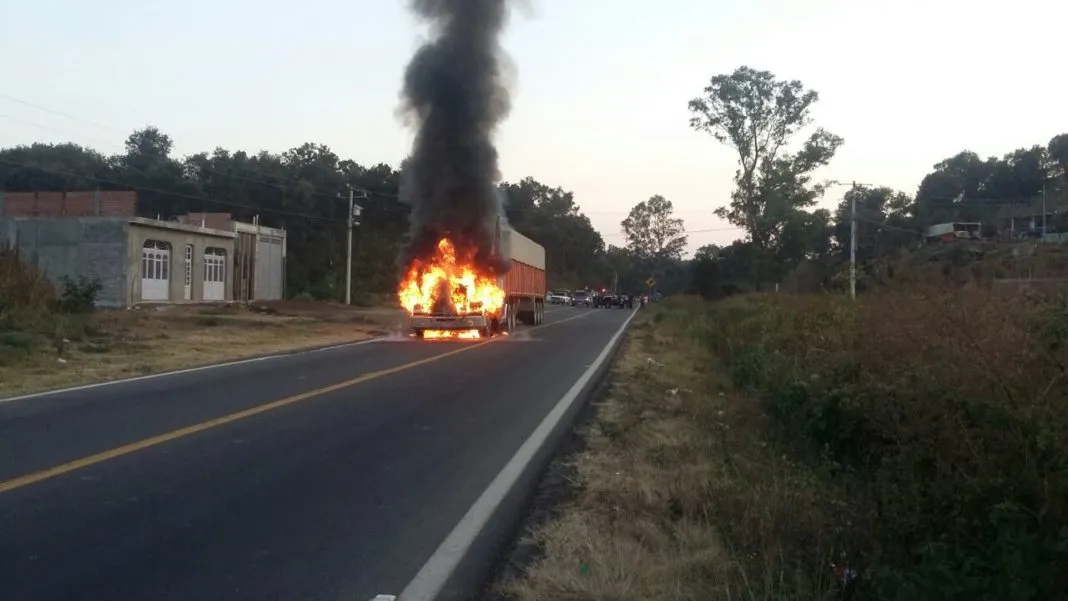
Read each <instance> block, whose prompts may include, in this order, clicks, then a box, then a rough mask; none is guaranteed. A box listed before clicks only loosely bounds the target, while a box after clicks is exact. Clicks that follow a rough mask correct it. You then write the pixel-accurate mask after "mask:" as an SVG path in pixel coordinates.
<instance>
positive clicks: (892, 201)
mask: <svg viewBox="0 0 1068 601" xmlns="http://www.w3.org/2000/svg"><path fill="white" fill-rule="evenodd" d="M818 100H819V94H818V93H817V92H816V91H814V90H811V89H807V88H806V87H805V86H804V85H803V84H802V82H800V81H797V80H783V79H779V78H777V77H776V76H775V75H774V74H772V73H771V72H768V71H761V70H757V69H753V68H751V67H746V66H743V67H740V68H738V69H736V70H735V71H733V72H731V73H727V74H721V75H716V76H714V77H712V78H711V80H710V81H709V83H708V85H707V86H706V87H705V88H704V90H703V92H702V94H701V95H700V96H698V97H696V98H694V99H693V100H691V101H690V102H689V110H690V113H691V119H690V127H691V128H693V129H694V130H696V131H699V132H703V133H707V134H710V135H711V136H712V137H713V138H714V139H715V140H716V141H718V142H719V143H721V144H726V145H727V146H729V147H731V148H733V149H734V150H735V151H736V153H737V156H738V161H737V169H736V171H735V175H734V184H735V186H734V190H733V192H732V193H731V196H730V200H729V202H727V203H725V204H724V205H723V206H721V207H719V208H718V209H716V210H715V212H716V214H717V215H719V216H720V217H722V218H724V219H726V220H727V221H728V222H730V223H731V224H733V225H735V226H737V227H739V228H740V229H741V230H743V231H744V232H745V235H744V237H743V238H742V239H741V240H738V241H736V242H734V243H732V244H730V245H726V246H718V245H707V246H704V247H702V248H700V249H699V250H698V251H697V253H696V256H695V258H694V260H693V262H692V264H691V266H690V269H691V280H690V281H691V290H692V291H693V292H697V293H700V294H702V295H704V296H706V297H718V296H722V295H726V294H731V293H733V292H737V291H740V290H761V289H768V288H769V287H772V286H775V285H777V284H779V283H781V282H783V281H785V280H787V279H788V278H789V277H790V276H796V275H797V274H798V273H799V272H800V271H807V272H808V273H810V274H811V275H812V277H811V279H812V280H813V281H810V282H809V286H810V287H814V288H817V289H828V288H835V287H838V286H842V285H843V281H842V278H841V277H840V274H841V271H842V270H841V267H842V265H843V261H844V260H845V259H846V258H847V257H848V254H849V245H850V228H851V226H852V221H853V218H852V211H851V205H852V203H853V202H854V201H855V203H856V221H857V229H858V234H857V241H858V242H857V247H858V248H857V256H858V261H859V262H860V263H862V264H863V263H865V262H870V261H873V260H874V259H876V258H877V257H880V256H885V255H887V254H889V253H895V252H899V251H901V250H903V249H909V248H915V247H916V246H918V245H919V244H920V243H921V241H922V235H923V232H924V231H925V230H926V228H927V227H929V226H931V225H934V224H938V223H945V222H949V221H970V222H977V223H980V224H982V231H983V233H984V234H986V235H992V234H994V233H995V232H996V230H997V228H998V224H999V218H1000V217H1004V215H1005V214H1006V212H1005V208H1006V207H1010V206H1016V207H1019V206H1027V205H1028V204H1029V203H1031V202H1033V201H1034V200H1035V199H1036V198H1037V197H1040V196H1042V195H1043V194H1050V193H1052V195H1053V196H1054V197H1056V198H1062V199H1063V197H1064V190H1065V183H1066V176H1068V134H1059V135H1056V136H1054V137H1053V138H1051V139H1050V140H1049V141H1048V142H1047V143H1046V144H1035V145H1033V146H1031V147H1029V148H1020V149H1017V150H1014V151H1012V152H1009V153H1007V154H1005V155H1004V156H1002V157H988V158H982V157H980V156H979V155H978V154H976V153H974V152H971V151H962V152H960V153H958V154H957V155H955V156H952V157H949V158H947V159H945V160H943V161H941V162H939V163H937V164H936V165H934V166H933V170H932V171H931V172H930V173H929V174H928V175H926V176H925V177H924V178H923V180H922V181H921V182H920V184H919V187H918V189H917V191H916V192H915V193H914V194H908V193H906V192H904V191H900V190H895V189H892V188H890V187H886V186H881V185H878V183H875V184H874V185H863V186H858V187H850V189H848V191H846V192H845V194H844V196H843V198H842V199H841V201H840V203H839V204H838V206H837V207H836V209H835V210H834V211H833V212H832V211H828V210H826V209H814V207H815V205H816V204H817V203H818V202H819V200H820V199H821V198H823V197H825V195H827V194H832V193H834V192H833V190H836V189H840V188H838V187H837V186H836V184H838V183H839V182H829V181H816V180H815V179H814V176H813V174H814V172H815V171H816V170H817V169H819V168H821V167H824V166H826V165H828V164H830V162H831V161H832V160H833V158H834V156H835V154H836V153H837V151H838V149H839V148H841V146H842V144H844V142H845V141H844V139H843V138H842V137H840V136H838V135H836V134H834V133H832V132H829V131H827V130H825V129H823V128H821V127H818V126H814V124H813V119H812V109H813V107H814V105H815V104H816V103H817V102H818ZM842 183H845V182H842ZM1058 228H1060V229H1068V220H1066V219H1065V217H1064V215H1061V217H1060V218H1058V219H1057V220H1054V221H1053V222H1051V223H1049V224H1047V229H1048V231H1055V230H1056V229H1058ZM802 268H806V269H802Z"/></svg>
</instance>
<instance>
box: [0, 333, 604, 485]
mask: <svg viewBox="0 0 1068 601" xmlns="http://www.w3.org/2000/svg"><path fill="white" fill-rule="evenodd" d="M585 315H588V313H584V314H581V315H576V316H574V317H568V318H567V319H561V320H559V321H554V322H552V323H546V324H542V325H540V326H536V327H533V328H530V329H531V330H537V329H541V328H544V327H548V326H552V325H556V324H560V323H564V322H566V321H571V320H572V319H578V318H579V317H584V316H585ZM498 340H501V339H500V338H492V339H490V340H487V341H485V342H479V343H476V344H472V345H470V346H465V347H463V348H459V349H456V350H452V351H449V352H447V353H442V354H440V355H434V356H433V357H427V358H426V359H420V360H418V361H412V362H411V363H405V364H403V365H398V366H396V367H390V368H388V369H382V370H379V371H373V372H370V373H366V374H363V375H362V376H357V377H355V378H351V379H349V380H345V381H344V382H338V383H336V384H331V385H329V386H324V387H322V388H316V389H314V390H309V391H307V392H302V393H300V394H295V395H293V396H287V397H285V398H281V399H278V400H276V401H271V402H269V403H265V404H263V405H257V406H255V407H250V408H248V409H244V410H242V411H238V412H236V413H231V414H229V415H224V416H222V417H217V418H215V419H209V420H207V421H204V422H200V423H197V424H193V425H191V426H186V427H184V428H179V429H177V430H172V431H170V432H166V433H164V434H160V435H158V436H152V437H150V438H145V439H143V440H139V441H137V442H132V443H130V444H126V445H122V446H121V447H116V448H114V449H111V450H108V451H103V452H101V453H96V454H95V455H89V456H87V457H82V458H81V459H75V460H74V461H68V462H67V463H61V464H59V465H56V466H53V467H50V468H47V469H44V470H41V471H38V472H33V473H29V474H26V475H24V476H19V477H17V478H13V479H11V480H7V481H4V482H0V493H4V492H7V491H10V490H15V489H16V488H22V487H23V486H28V485H30V484H34V483H37V482H41V481H42V480H48V479H49V478H54V477H56V476H61V475H63V474H67V473H70V472H73V471H74V470H79V469H81V468H83V467H89V466H91V465H95V464H97V463H101V462H103V461H107V460H109V459H115V458H116V457H122V456H123V455H128V454H130V453H134V452H137V451H141V450H144V449H147V448H150V447H154V446H156V445H161V444H163V443H165V442H169V441H172V440H177V439H179V438H183V437H186V436H190V435H192V434H197V433H198V432H203V431H205V430H210V429H212V428H217V427H219V426H222V425H225V424H229V423H232V422H236V421H238V420H242V419H245V418H246V417H252V416H253V415H259V414H260V413H266V412H268V411H272V410H274V409H278V408H280V407H285V406H286V405H292V404H294V403H299V402H301V401H306V400H308V399H310V398H313V397H317V396H319V395H323V394H327V393H330V392H335V391H338V390H341V389H343V388H348V387H349V386H355V385H356V384H362V383H363V382H368V381H370V380H375V379H378V378H381V377H383V376H388V375H390V374H395V373H397V372H401V371H405V370H408V369H412V368H413V367H419V366H420V365H426V364H427V363H433V362H434V361H438V360H441V359H444V358H446V357H451V356H453V355H459V354H460V353H465V352H467V351H470V350H473V349H476V348H478V347H481V346H486V345H487V344H492V343H494V342H497V341H498ZM431 344H433V343H431Z"/></svg>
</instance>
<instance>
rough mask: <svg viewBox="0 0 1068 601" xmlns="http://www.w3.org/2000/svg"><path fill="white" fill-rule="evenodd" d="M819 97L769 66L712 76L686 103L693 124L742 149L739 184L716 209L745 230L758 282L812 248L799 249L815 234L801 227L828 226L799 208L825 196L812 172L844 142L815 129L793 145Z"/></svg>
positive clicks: (808, 123)
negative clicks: (793, 147) (778, 75)
mask: <svg viewBox="0 0 1068 601" xmlns="http://www.w3.org/2000/svg"><path fill="white" fill-rule="evenodd" d="M818 99H819V95H818V94H817V93H816V92H815V91H813V90H807V89H805V87H804V85H803V84H802V83H801V82H800V81H796V80H794V81H785V80H779V79H777V78H776V77H775V76H774V75H773V74H772V73H771V72H769V71H760V70H757V69H753V68H751V67H746V66H743V67H739V68H738V69H736V70H735V71H734V72H733V73H729V74H723V75H716V76H714V77H712V79H711V80H710V81H709V84H708V85H707V86H706V87H705V89H704V94H703V96H701V97H698V98H695V99H693V100H691V101H690V103H689V108H690V112H691V114H692V117H691V119H690V126H691V127H692V128H694V129H695V130H698V131H702V132H706V133H709V134H711V135H712V136H713V137H715V139H716V140H718V141H719V142H721V143H724V144H727V145H729V146H731V147H732V148H734V149H735V151H737V153H738V165H739V168H738V170H737V171H736V172H735V183H736V186H737V187H736V189H735V191H734V192H733V193H732V194H731V201H730V203H729V204H728V205H727V206H725V207H720V208H718V209H717V210H716V214H717V215H719V216H720V217H723V218H725V219H727V220H728V221H729V222H730V223H732V224H734V225H737V226H739V227H741V228H744V229H745V231H746V234H747V236H748V238H749V241H750V242H751V243H752V244H753V245H754V247H755V248H756V250H757V251H758V252H757V259H756V260H755V261H754V262H753V264H752V270H753V273H752V277H753V279H754V281H755V283H756V284H758V285H759V284H761V283H762V282H764V281H765V280H769V279H775V278H778V277H780V276H781V273H777V272H778V271H781V269H772V267H773V266H775V265H781V263H782V261H783V260H784V259H790V260H794V261H796V260H799V259H800V258H801V257H800V256H799V255H798V253H800V255H807V254H810V252H813V251H814V250H815V249H801V248H798V247H797V244H796V242H797V240H799V239H814V236H813V235H810V234H805V235H799V233H798V232H797V231H796V228H797V227H799V226H802V225H804V224H812V226H813V227H816V228H823V227H825V220H822V219H819V218H815V219H814V218H812V217H810V216H807V215H801V214H799V212H802V211H804V210H805V209H807V208H809V207H811V206H813V205H814V204H815V203H816V201H817V199H818V198H819V197H820V195H821V194H822V188H821V187H820V186H818V185H812V182H811V180H812V173H813V172H814V171H815V170H816V169H818V168H820V167H823V166H825V165H827V164H828V163H829V162H830V161H831V159H832V158H833V157H834V155H835V153H836V152H837V150H838V148H839V147H840V146H841V145H842V143H843V140H842V138H841V137H839V136H837V135H835V134H832V133H830V132H828V131H826V130H824V129H822V128H817V129H816V130H815V131H813V132H812V133H811V134H810V135H809V136H808V137H807V138H806V139H805V140H804V142H802V143H801V144H800V146H799V147H798V148H797V149H796V150H793V151H791V148H790V143H791V142H792V141H793V139H794V138H795V137H796V136H797V135H799V134H800V133H801V132H802V131H803V130H804V129H805V128H806V127H808V126H809V125H811V123H812V118H811V112H812V107H813V105H814V104H815V103H816V101H817V100H818ZM787 235H789V242H790V243H789V244H787V243H786V241H787ZM783 253H790V256H784V255H783Z"/></svg>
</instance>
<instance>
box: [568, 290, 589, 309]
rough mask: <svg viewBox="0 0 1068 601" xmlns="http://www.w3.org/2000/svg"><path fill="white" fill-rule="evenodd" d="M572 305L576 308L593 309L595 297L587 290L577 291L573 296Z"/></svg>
mask: <svg viewBox="0 0 1068 601" xmlns="http://www.w3.org/2000/svg"><path fill="white" fill-rule="evenodd" d="M571 304H572V305H573V306H575V307H578V306H583V307H592V306H593V297H592V296H590V293H589V292H586V291H585V290H576V291H575V292H573V293H572V294H571Z"/></svg>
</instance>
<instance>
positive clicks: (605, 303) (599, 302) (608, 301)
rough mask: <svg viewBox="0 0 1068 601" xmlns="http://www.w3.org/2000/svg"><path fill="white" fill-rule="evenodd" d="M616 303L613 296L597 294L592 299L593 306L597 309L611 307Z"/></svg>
mask: <svg viewBox="0 0 1068 601" xmlns="http://www.w3.org/2000/svg"><path fill="white" fill-rule="evenodd" d="M615 302H616V297H615V295H613V294H598V295H597V297H596V298H594V301H593V305H594V306H595V307H597V308H599V309H604V308H608V307H611V306H612V305H614V304H615Z"/></svg>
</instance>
